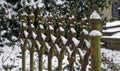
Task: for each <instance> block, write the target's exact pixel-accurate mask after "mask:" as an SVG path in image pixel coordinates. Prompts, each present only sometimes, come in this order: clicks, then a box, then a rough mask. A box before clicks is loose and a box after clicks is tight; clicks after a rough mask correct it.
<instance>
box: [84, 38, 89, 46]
mask: <svg viewBox="0 0 120 71" xmlns="http://www.w3.org/2000/svg"><path fill="white" fill-rule="evenodd" d="M84 41H85V43H86V46H87V48H90V42H89V41H88V40H86V39H84Z"/></svg>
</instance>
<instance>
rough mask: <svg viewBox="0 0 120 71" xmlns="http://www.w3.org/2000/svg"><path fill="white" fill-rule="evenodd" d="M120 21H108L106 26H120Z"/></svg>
mask: <svg viewBox="0 0 120 71" xmlns="http://www.w3.org/2000/svg"><path fill="white" fill-rule="evenodd" d="M119 25H120V21H113V22H107V23H106V27H112V26H119Z"/></svg>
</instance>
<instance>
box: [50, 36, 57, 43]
mask: <svg viewBox="0 0 120 71" xmlns="http://www.w3.org/2000/svg"><path fill="white" fill-rule="evenodd" d="M51 39H52V42H53V43H55V41H56V39H57V38H56V37H55V36H54V35H52V34H51Z"/></svg>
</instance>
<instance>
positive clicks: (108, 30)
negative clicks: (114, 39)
mask: <svg viewBox="0 0 120 71" xmlns="http://www.w3.org/2000/svg"><path fill="white" fill-rule="evenodd" d="M102 31H103V32H117V31H120V27H116V28H110V29H107V30H102Z"/></svg>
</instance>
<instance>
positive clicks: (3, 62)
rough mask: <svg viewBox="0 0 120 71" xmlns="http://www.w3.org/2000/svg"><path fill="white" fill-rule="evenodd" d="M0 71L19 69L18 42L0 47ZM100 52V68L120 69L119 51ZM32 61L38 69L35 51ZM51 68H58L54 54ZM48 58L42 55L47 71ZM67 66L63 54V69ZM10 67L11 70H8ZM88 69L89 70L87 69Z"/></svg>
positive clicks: (75, 65)
mask: <svg viewBox="0 0 120 71" xmlns="http://www.w3.org/2000/svg"><path fill="white" fill-rule="evenodd" d="M9 42H10V41H9V40H7V39H4V41H3V42H2V44H5V43H9ZM0 52H1V53H0V71H6V68H7V67H8V69H9V71H21V67H22V64H21V63H22V62H21V61H22V60H21V57H22V55H21V49H20V45H19V42H17V43H16V44H15V45H13V46H11V47H10V46H8V45H6V44H5V45H4V46H3V47H0ZM101 54H102V63H101V64H102V68H103V69H104V70H105V71H119V69H120V51H113V50H109V49H106V48H102V49H101ZM34 56H35V57H34V61H35V71H38V57H37V56H38V55H37V53H36V52H35V53H34ZM29 57H30V56H29V51H28V50H27V51H26V58H27V60H26V68H27V70H28V71H29V69H30V62H29V61H30V60H29ZM77 60H79V57H77ZM52 61H53V63H52V66H53V67H52V69H53V70H55V71H56V69H57V68H58V60H57V57H56V56H53V59H52ZM47 65H48V58H47V56H46V55H43V69H44V71H47V68H48V66H47ZM68 66H69V62H68V60H67V56H66V55H65V58H64V60H63V69H64V71H69V70H67V68H68ZM74 67H75V71H80V64H79V62H78V61H76V62H75V64H74ZM10 69H11V70H10ZM88 71H89V70H88Z"/></svg>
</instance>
